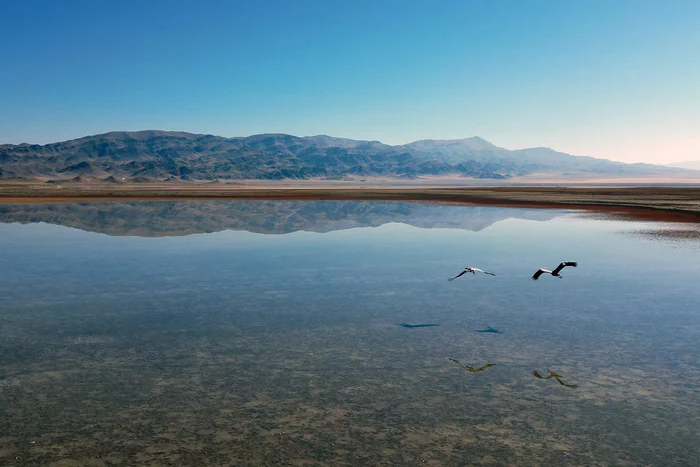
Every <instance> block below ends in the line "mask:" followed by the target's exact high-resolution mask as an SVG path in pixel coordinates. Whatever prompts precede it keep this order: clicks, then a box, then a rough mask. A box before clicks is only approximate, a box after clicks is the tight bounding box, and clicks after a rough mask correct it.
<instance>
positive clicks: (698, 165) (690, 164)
mask: <svg viewBox="0 0 700 467" xmlns="http://www.w3.org/2000/svg"><path fill="white" fill-rule="evenodd" d="M666 167H676V168H679V169H688V170H700V161H684V162H673V163H671V164H666Z"/></svg>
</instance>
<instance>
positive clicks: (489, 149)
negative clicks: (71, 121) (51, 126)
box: [0, 130, 693, 183]
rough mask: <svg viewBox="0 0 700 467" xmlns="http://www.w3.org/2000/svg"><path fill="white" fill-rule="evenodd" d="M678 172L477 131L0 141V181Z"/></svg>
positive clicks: (149, 134)
mask: <svg viewBox="0 0 700 467" xmlns="http://www.w3.org/2000/svg"><path fill="white" fill-rule="evenodd" d="M684 172H685V171H684V170H683V169H679V168H670V167H664V166H657V165H651V164H624V163H621V162H613V161H609V160H604V159H596V158H592V157H579V156H573V155H570V154H565V153H561V152H557V151H554V150H552V149H549V148H531V149H520V150H508V149H504V148H500V147H497V146H495V145H493V144H491V143H489V142H488V141H486V140H484V139H481V138H479V137H472V138H465V139H459V140H422V141H415V142H413V143H409V144H405V145H398V146H390V145H386V144H382V143H380V142H378V141H358V140H352V139H344V138H334V137H331V136H324V135H320V136H309V137H297V136H291V135H285V134H262V135H253V136H248V137H236V138H224V137H221V136H213V135H199V134H192V133H185V132H170V131H155V130H146V131H138V132H121V131H119V132H111V133H105V134H101V135H95V136H87V137H84V138H80V139H76V140H71V141H65V142H61V143H53V144H47V145H33V144H20V145H0V180H12V179H15V180H16V179H36V180H43V181H49V182H55V181H70V180H73V181H105V182H113V183H119V182H121V181H132V182H147V181H190V180H251V179H258V180H284V179H298V180H305V179H336V180H340V179H362V178H369V177H382V178H403V179H412V178H420V177H448V176H458V177H466V178H479V179H501V180H503V179H510V178H513V177H522V176H528V175H551V176H556V177H562V178H567V177H570V178H575V177H615V178H624V177H655V176H659V177H663V176H678V175H679V174H683V173H684ZM688 173H690V174H691V176H692V174H693V173H692V172H688Z"/></svg>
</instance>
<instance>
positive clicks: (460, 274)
mask: <svg viewBox="0 0 700 467" xmlns="http://www.w3.org/2000/svg"><path fill="white" fill-rule="evenodd" d="M469 272H471V273H472V274H474V275H476V273H477V272H483V273H484V274H488V275H489V276H495V275H496V274H494V273H492V272H486V271H484V270H483V269H479V268H471V267H469V266H467V267H466V268H464V271H462V272H460V273H459V274H457V275H456V276H454V277H451V278H449V279H447V280H448V281H453V280H455V279H457V278H458V277H461V276H463V275H465V274H467V273H469Z"/></svg>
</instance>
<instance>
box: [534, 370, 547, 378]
mask: <svg viewBox="0 0 700 467" xmlns="http://www.w3.org/2000/svg"><path fill="white" fill-rule="evenodd" d="M532 374H533V375H534V376H535V378H539V379H545V377H544V376H542V375H541V374H540V372H539V371H537V370H532Z"/></svg>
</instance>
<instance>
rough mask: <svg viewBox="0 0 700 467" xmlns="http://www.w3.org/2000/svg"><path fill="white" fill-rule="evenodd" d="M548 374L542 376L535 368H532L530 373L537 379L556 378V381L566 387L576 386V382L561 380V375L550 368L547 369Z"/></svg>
mask: <svg viewBox="0 0 700 467" xmlns="http://www.w3.org/2000/svg"><path fill="white" fill-rule="evenodd" d="M547 371H548V372H549V374H548V375H547V376H542V374H541V373H540V372H539V371H537V370H532V374H533V375H534V376H535V378H538V379H552V378H554V379H556V380H557V383H559V384H561V385H562V386H566V387H567V388H577V387H578V384H567V383H565V382H564V381H562V380H561V378H562V376H561V375H560V374H558V373H556V372H554V371H552V370H547Z"/></svg>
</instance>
